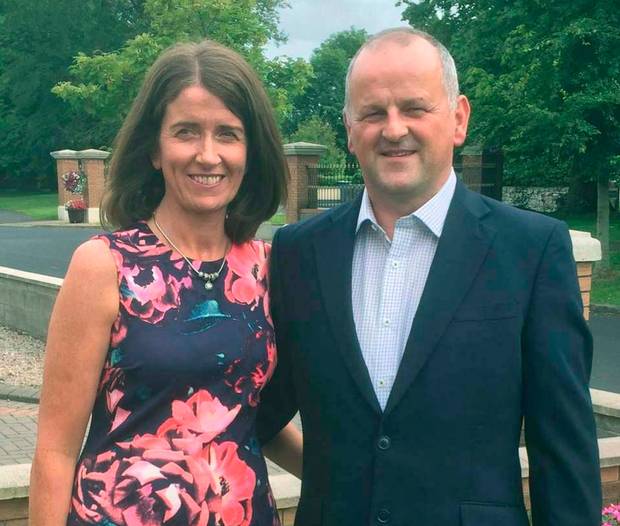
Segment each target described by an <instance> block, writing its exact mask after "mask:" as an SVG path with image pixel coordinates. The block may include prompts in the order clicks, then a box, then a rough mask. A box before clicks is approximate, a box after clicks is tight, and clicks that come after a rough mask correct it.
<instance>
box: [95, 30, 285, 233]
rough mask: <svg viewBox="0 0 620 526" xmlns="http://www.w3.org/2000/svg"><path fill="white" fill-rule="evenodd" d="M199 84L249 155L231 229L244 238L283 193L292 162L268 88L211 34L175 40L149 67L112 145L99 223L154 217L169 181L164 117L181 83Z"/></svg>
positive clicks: (120, 224)
mask: <svg viewBox="0 0 620 526" xmlns="http://www.w3.org/2000/svg"><path fill="white" fill-rule="evenodd" d="M193 85H201V86H202V87H204V88H205V89H206V90H208V91H209V92H211V93H212V94H213V95H215V96H217V97H218V98H220V99H221V100H222V101H223V102H224V104H225V105H226V106H227V107H228V109H229V110H230V111H231V112H232V113H234V114H235V115H236V116H237V117H238V118H239V119H241V122H242V123H243V126H244V128H245V134H246V137H247V145H248V153H247V165H246V173H245V176H244V178H243V182H242V183H241V187H240V188H239V192H238V193H237V195H236V196H235V198H234V199H233V201H232V202H231V203H230V204H229V205H228V209H227V212H228V214H227V219H226V223H225V228H226V234H227V235H228V236H229V237H230V239H231V240H232V241H233V242H234V243H242V242H244V241H247V240H248V239H250V238H251V237H252V236H254V234H255V233H256V230H257V229H258V227H259V225H260V224H261V223H262V222H263V221H265V220H267V219H269V218H270V217H271V216H272V215H273V214H274V213H275V212H276V210H277V208H278V206H279V204H280V203H281V202H283V201H284V199H285V198H286V181H287V176H288V172H287V165H286V161H285V159H284V153H283V151H282V142H281V139H280V133H279V131H278V127H277V125H276V121H275V118H274V114H273V109H272V107H271V104H270V102H269V98H268V97H267V94H266V93H265V89H264V88H263V85H262V84H261V82H260V80H259V79H258V77H257V76H256V73H254V71H253V70H252V68H251V67H250V66H249V65H248V63H247V62H246V61H245V60H244V59H243V58H242V57H241V56H240V55H239V54H237V53H236V52H235V51H232V50H231V49H228V48H226V47H224V46H222V45H220V44H218V43H216V42H213V41H212V40H204V41H202V42H200V43H188V44H177V45H175V46H172V47H171V48H168V49H167V50H166V51H164V52H163V53H162V55H160V57H159V58H158V59H157V60H156V61H155V63H154V64H153V65H152V66H151V68H150V69H149V71H148V72H147V74H146V77H145V79H144V82H143V84H142V87H141V88H140V92H139V93H138V95H137V97H136V98H135V100H134V102H133V104H132V106H131V109H130V110H129V113H128V114H127V117H126V118H125V121H124V122H123V126H122V127H121V129H120V131H119V133H118V135H117V136H116V140H115V143H114V152H113V154H112V159H111V162H110V168H109V173H108V178H107V181H106V192H105V194H104V197H103V201H102V204H101V222H102V224H103V225H105V226H106V227H112V226H116V227H120V228H127V227H129V226H130V225H132V224H133V223H135V222H136V221H138V220H142V219H144V220H146V219H148V218H150V217H151V216H152V215H153V211H154V210H155V209H156V208H157V206H158V205H159V202H160V201H161V199H162V197H163V195H164V179H163V176H162V173H161V172H160V171H159V170H155V168H153V164H152V162H151V159H152V156H153V153H154V152H155V151H156V150H157V148H158V144H159V133H160V127H161V123H162V120H163V118H164V114H165V111H166V108H167V107H168V105H169V104H170V103H171V102H172V101H173V100H174V99H176V98H177V96H178V95H179V93H181V91H183V89H185V88H187V87H189V86H193Z"/></svg>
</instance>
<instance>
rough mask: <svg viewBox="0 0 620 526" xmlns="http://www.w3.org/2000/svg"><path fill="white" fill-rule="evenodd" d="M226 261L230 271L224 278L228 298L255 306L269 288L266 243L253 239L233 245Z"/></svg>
mask: <svg viewBox="0 0 620 526" xmlns="http://www.w3.org/2000/svg"><path fill="white" fill-rule="evenodd" d="M226 261H227V263H228V272H227V273H226V278H225V279H224V294H225V295H226V298H227V299H228V300H229V301H231V302H233V303H241V304H244V305H250V307H251V308H252V309H253V308H255V307H256V305H258V304H259V302H260V300H261V298H263V297H264V296H265V292H266V290H267V289H266V285H267V282H266V275H267V256H266V251H265V244H264V243H261V242H258V241H253V242H250V243H245V244H243V245H233V247H232V248H231V250H230V252H229V253H228V256H227V258H226Z"/></svg>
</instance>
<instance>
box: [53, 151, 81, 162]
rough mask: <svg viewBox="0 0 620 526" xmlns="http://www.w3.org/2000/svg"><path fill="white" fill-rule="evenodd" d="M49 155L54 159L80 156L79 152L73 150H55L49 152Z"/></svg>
mask: <svg viewBox="0 0 620 526" xmlns="http://www.w3.org/2000/svg"><path fill="white" fill-rule="evenodd" d="M50 155H51V156H52V157H53V158H54V159H73V160H77V159H79V158H80V157H79V156H78V155H79V152H76V151H75V150H57V151H55V152H50Z"/></svg>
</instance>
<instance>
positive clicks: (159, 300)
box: [119, 265, 192, 324]
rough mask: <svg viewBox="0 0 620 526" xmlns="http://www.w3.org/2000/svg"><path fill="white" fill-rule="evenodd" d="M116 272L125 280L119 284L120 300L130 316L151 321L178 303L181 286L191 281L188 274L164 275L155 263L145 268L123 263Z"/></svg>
mask: <svg viewBox="0 0 620 526" xmlns="http://www.w3.org/2000/svg"><path fill="white" fill-rule="evenodd" d="M119 272H120V274H121V276H122V278H123V279H124V282H125V286H123V285H122V284H121V304H122V305H123V306H124V307H125V309H126V310H127V312H128V313H129V314H130V315H131V316H136V317H138V318H140V319H141V320H143V321H145V322H147V323H152V324H156V323H159V322H160V321H161V320H162V319H163V318H164V316H165V314H166V312H168V311H169V310H170V309H174V308H177V307H178V306H179V295H180V292H181V288H182V287H186V288H189V287H190V286H191V282H192V280H191V278H190V277H189V275H187V276H186V277H184V278H182V279H180V280H179V279H176V278H175V277H174V276H171V275H164V274H163V272H162V271H161V269H160V268H159V267H156V266H153V267H151V268H149V269H148V270H147V269H142V268H140V267H138V266H137V265H136V266H133V267H124V266H123V267H120V269H119ZM144 273H150V275H146V276H145V275H144Z"/></svg>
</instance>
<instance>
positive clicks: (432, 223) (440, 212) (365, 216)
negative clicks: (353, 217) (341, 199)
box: [355, 170, 456, 238]
mask: <svg viewBox="0 0 620 526" xmlns="http://www.w3.org/2000/svg"><path fill="white" fill-rule="evenodd" d="M455 189H456V174H455V173H454V170H451V172H450V175H449V176H448V179H447V180H446V182H445V183H444V184H443V186H442V187H441V188H440V189H439V191H438V192H437V193H436V194H435V195H434V196H433V197H432V198H431V199H429V200H428V201H427V202H426V203H424V204H423V205H422V206H421V207H420V208H418V209H417V210H416V211H415V212H412V213H411V214H409V215H407V216H404V217H401V218H399V219H398V221H401V220H403V219H406V218H412V217H416V218H417V219H419V220H420V221H421V222H422V223H423V224H424V225H426V227H427V228H428V229H429V230H430V231H431V232H432V233H433V234H435V236H436V237H438V238H439V237H441V233H442V231H443V226H444V223H445V222H446V216H447V215H448V208H450V203H451V202H452V197H454V191H455ZM366 222H369V223H371V224H373V225H375V226H376V227H378V228H379V229H381V231H383V228H381V226H380V225H379V223H377V218H376V217H375V213H374V211H373V209H372V203H371V202H370V197H369V196H368V191H367V190H366V188H364V194H363V195H362V204H361V206H360V211H359V214H358V216H357V227H356V229H355V233H357V232H359V229H360V228H361V227H362V225H363V224H364V223H366Z"/></svg>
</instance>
